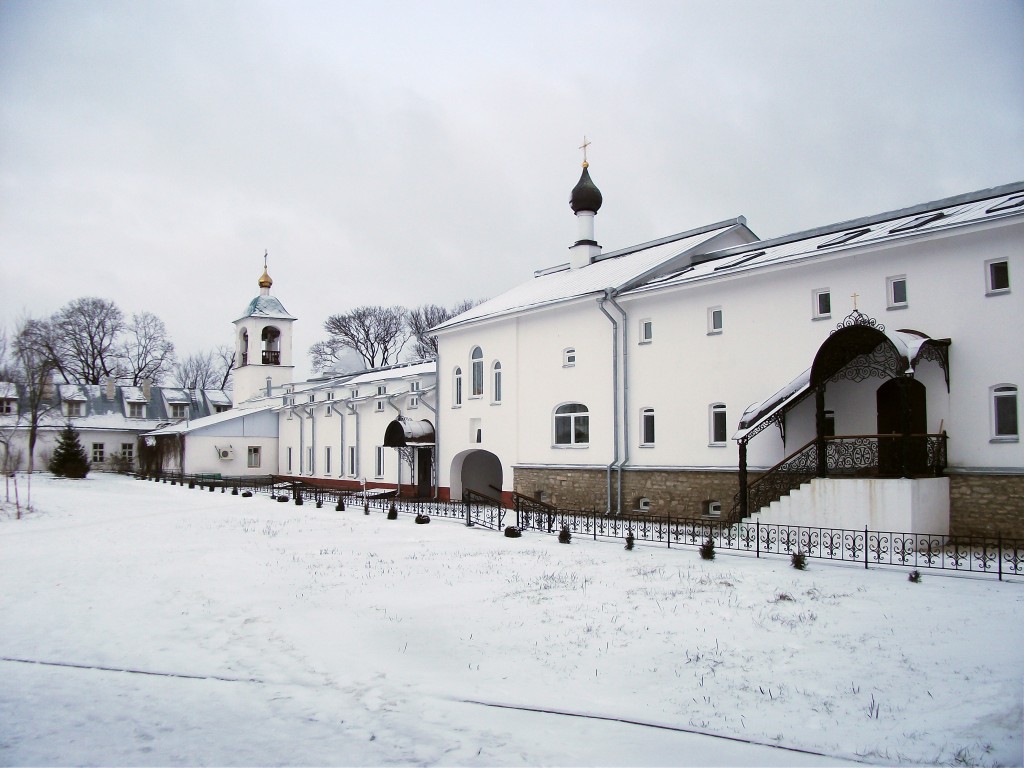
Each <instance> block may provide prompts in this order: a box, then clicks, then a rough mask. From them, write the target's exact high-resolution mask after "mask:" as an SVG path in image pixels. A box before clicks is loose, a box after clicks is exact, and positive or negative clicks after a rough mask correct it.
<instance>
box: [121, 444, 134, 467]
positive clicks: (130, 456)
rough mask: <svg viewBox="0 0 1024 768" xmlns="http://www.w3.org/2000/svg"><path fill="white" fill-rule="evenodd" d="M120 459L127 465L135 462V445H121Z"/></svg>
mask: <svg viewBox="0 0 1024 768" xmlns="http://www.w3.org/2000/svg"><path fill="white" fill-rule="evenodd" d="M121 458H122V459H124V460H125V461H127V462H128V464H129V465H130V464H131V463H132V462H133V461H135V443H121Z"/></svg>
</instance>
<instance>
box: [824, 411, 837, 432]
mask: <svg viewBox="0 0 1024 768" xmlns="http://www.w3.org/2000/svg"><path fill="white" fill-rule="evenodd" d="M835 436H836V412H835V411H825V437H835Z"/></svg>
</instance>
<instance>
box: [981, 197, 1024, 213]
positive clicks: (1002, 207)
mask: <svg viewBox="0 0 1024 768" xmlns="http://www.w3.org/2000/svg"><path fill="white" fill-rule="evenodd" d="M1021 206H1024V195H1013V196H1012V197H1008V198H1006V199H1005V200H1003V202H1001V203H998V204H996V205H993V206H992V207H991V208H989V209H988V210H987V211H985V213H998V212H999V211H1009V210H1011V209H1013V208H1020V207H1021Z"/></svg>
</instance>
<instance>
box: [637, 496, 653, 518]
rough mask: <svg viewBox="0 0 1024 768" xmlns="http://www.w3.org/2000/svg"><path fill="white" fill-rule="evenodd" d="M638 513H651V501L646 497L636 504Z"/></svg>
mask: <svg viewBox="0 0 1024 768" xmlns="http://www.w3.org/2000/svg"><path fill="white" fill-rule="evenodd" d="M636 511H637V512H640V513H641V514H647V513H649V512H650V511H651V500H650V499H649V498H647V497H646V496H641V497H640V498H639V499H637V502H636Z"/></svg>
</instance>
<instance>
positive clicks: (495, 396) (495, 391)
mask: <svg viewBox="0 0 1024 768" xmlns="http://www.w3.org/2000/svg"><path fill="white" fill-rule="evenodd" d="M491 402H492V403H500V402H501V362H500V361H498V360H495V361H494V365H492V366H491Z"/></svg>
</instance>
